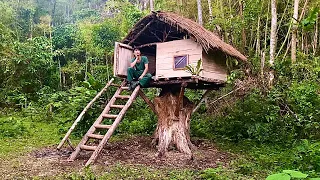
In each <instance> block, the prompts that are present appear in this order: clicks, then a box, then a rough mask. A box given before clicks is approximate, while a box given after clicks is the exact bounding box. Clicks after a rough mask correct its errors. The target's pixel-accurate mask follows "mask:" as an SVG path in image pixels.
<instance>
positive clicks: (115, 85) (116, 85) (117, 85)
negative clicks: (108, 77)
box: [111, 83, 120, 87]
mask: <svg viewBox="0 0 320 180" xmlns="http://www.w3.org/2000/svg"><path fill="white" fill-rule="evenodd" d="M111 86H114V87H120V85H119V84H114V83H112V84H111Z"/></svg>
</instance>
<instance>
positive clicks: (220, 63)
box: [200, 51, 227, 81]
mask: <svg viewBox="0 0 320 180" xmlns="http://www.w3.org/2000/svg"><path fill="white" fill-rule="evenodd" d="M202 67H203V70H202V72H201V74H200V75H201V76H202V77H205V78H210V79H217V80H222V81H226V80H227V67H226V57H225V55H224V54H223V53H221V52H218V51H209V53H208V54H207V53H206V52H205V51H203V52H202Z"/></svg>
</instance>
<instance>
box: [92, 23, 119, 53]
mask: <svg viewBox="0 0 320 180" xmlns="http://www.w3.org/2000/svg"><path fill="white" fill-rule="evenodd" d="M119 39H120V32H119V29H118V28H117V27H116V26H114V25H113V24H112V23H111V22H110V20H109V21H108V20H107V21H105V22H104V23H102V24H99V25H97V26H95V27H94V29H93V41H94V43H95V45H97V46H99V47H101V48H103V49H107V50H109V51H110V50H113V46H114V43H115V41H118V40H119Z"/></svg>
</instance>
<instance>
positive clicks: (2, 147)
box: [0, 116, 60, 158]
mask: <svg viewBox="0 0 320 180" xmlns="http://www.w3.org/2000/svg"><path fill="white" fill-rule="evenodd" d="M10 118H11V120H12V119H15V120H17V121H18V122H21V124H20V125H19V127H23V128H17V129H14V128H12V129H11V131H12V132H11V133H13V136H11V137H8V136H5V135H4V134H1V135H0V137H1V136H2V137H1V139H0V158H8V157H11V156H15V155H19V154H23V153H26V152H30V151H32V150H34V149H37V148H40V147H44V146H48V145H53V144H56V143H57V142H59V138H60V135H59V134H58V130H57V128H56V127H57V123H52V122H48V123H47V122H39V121H35V120H33V119H30V118H29V117H19V116H14V117H12V116H11V117H10ZM7 120H8V117H1V118H0V122H6V121H7ZM7 126H9V125H7ZM3 128H5V127H3ZM22 129H23V130H22ZM14 131H16V132H14ZM21 131H23V132H21ZM14 134H17V135H14Z"/></svg>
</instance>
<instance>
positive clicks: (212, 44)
mask: <svg viewBox="0 0 320 180" xmlns="http://www.w3.org/2000/svg"><path fill="white" fill-rule="evenodd" d="M157 21H160V22H163V23H166V24H168V25H170V26H172V27H175V28H176V29H177V31H179V32H183V33H185V34H187V35H188V36H190V38H192V39H194V40H195V41H196V42H197V43H199V44H200V45H201V46H202V48H203V49H204V50H205V51H206V52H208V51H209V50H210V49H212V50H220V51H222V52H223V53H225V54H226V55H228V56H232V57H235V58H237V59H239V60H242V61H246V60H247V58H246V57H245V56H244V55H243V54H241V53H240V52H239V51H238V50H237V49H235V48H234V47H233V46H231V45H230V44H227V43H225V42H223V41H222V40H221V39H220V38H219V37H218V36H217V35H215V34H214V33H213V32H210V31H208V30H206V29H205V28H204V27H202V26H201V25H200V24H198V23H196V22H194V21H192V20H191V19H188V18H184V17H181V16H179V15H177V14H174V13H171V12H153V13H151V14H150V15H148V16H146V17H144V18H142V19H141V20H140V21H139V22H138V23H136V25H135V26H134V27H133V28H132V29H131V31H130V32H129V34H128V35H127V36H126V37H125V38H124V40H123V41H122V42H124V43H128V42H130V41H132V40H135V38H137V36H140V35H141V34H143V33H141V31H142V30H145V27H146V25H148V24H149V25H150V24H151V23H154V22H157ZM150 22H151V23H150Z"/></svg>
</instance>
